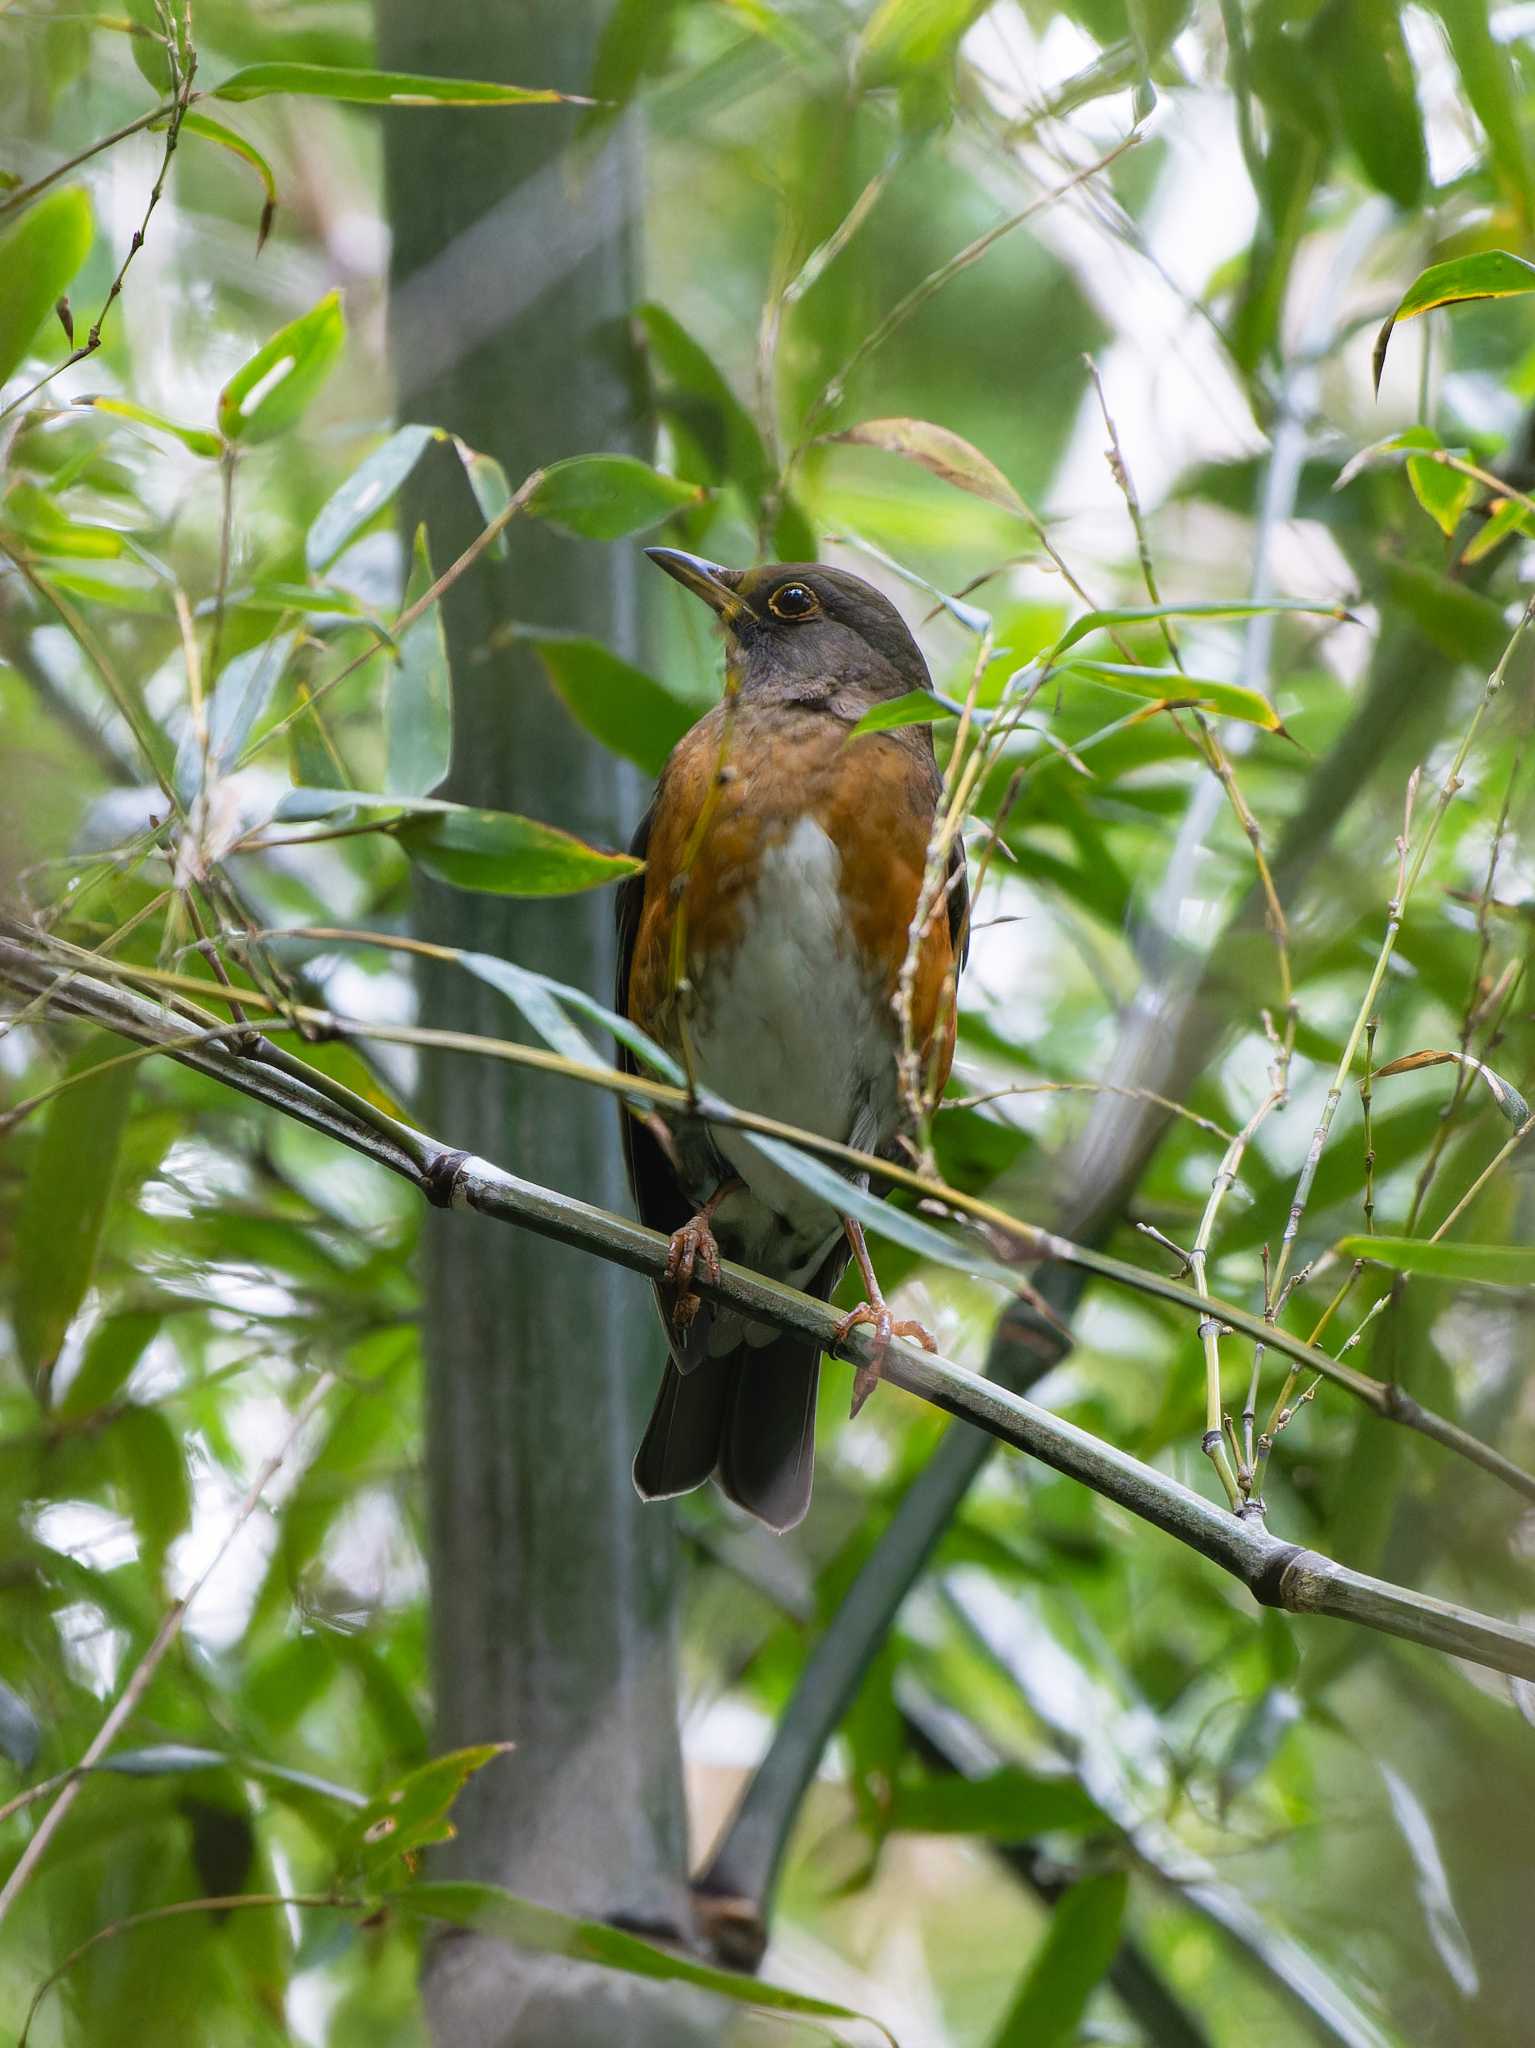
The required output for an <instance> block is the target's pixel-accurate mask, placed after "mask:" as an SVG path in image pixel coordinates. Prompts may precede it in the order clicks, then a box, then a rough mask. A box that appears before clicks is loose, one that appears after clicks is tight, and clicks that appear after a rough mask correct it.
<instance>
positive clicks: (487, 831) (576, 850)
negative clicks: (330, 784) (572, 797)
mask: <svg viewBox="0 0 1535 2048" xmlns="http://www.w3.org/2000/svg"><path fill="white" fill-rule="evenodd" d="M275 815H276V817H277V818H278V819H279V820H284V821H290V822H291V821H293V820H304V821H307V822H315V821H324V822H326V823H329V824H336V825H346V826H351V825H376V826H377V828H378V829H379V830H380V831H388V832H391V833H392V834H393V835H394V837H395V838H397V839H398V840H399V842H400V844H401V845H402V846H403V847H404V848H405V850H406V852H407V853H408V854H409V855H410V857H411V859H412V860H414V861H416V862H418V863H419V865H420V866H421V867H423V868H425V869H426V871H427V873H428V874H432V875H436V876H437V877H438V878H439V879H440V880H442V881H444V882H452V883H454V884H455V885H456V886H457V887H458V888H460V889H482V890H486V891H488V892H489V893H491V894H492V895H498V896H568V895H572V894H574V893H575V892H577V891H579V890H582V889H597V888H600V887H601V886H602V885H603V884H604V883H605V882H614V881H618V880H619V879H620V878H621V877H622V876H624V875H632V874H635V873H637V872H638V870H639V869H640V867H641V866H642V865H643V863H642V862H640V861H637V860H635V859H634V858H633V856H632V855H630V854H627V853H609V852H607V851H605V850H604V849H603V848H601V847H597V846H591V845H589V844H588V843H587V842H586V840H584V839H577V838H576V836H575V834H574V833H571V832H562V831H561V830H560V828H559V827H558V826H557V825H544V824H540V823H539V821H538V820H537V819H536V818H523V817H519V816H518V815H517V814H516V813H515V812H513V811H476V810H471V809H470V808H469V806H468V805H466V804H454V803H448V802H446V801H444V800H443V799H442V798H439V797H429V796H393V795H390V794H389V793H388V792H387V791H382V790H352V789H311V788H309V787H307V786H306V787H302V788H298V789H290V790H289V791H288V793H287V795H286V796H284V797H283V799H282V801H281V803H279V804H278V806H277V810H276V813H275Z"/></svg>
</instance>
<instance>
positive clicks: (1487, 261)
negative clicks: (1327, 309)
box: [1371, 249, 1535, 391]
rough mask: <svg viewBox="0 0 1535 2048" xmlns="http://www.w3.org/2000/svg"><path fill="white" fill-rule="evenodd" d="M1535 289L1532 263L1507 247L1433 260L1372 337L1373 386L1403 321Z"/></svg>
mask: <svg viewBox="0 0 1535 2048" xmlns="http://www.w3.org/2000/svg"><path fill="white" fill-rule="evenodd" d="M1526 292H1535V263H1526V261H1525V260H1524V258H1523V257H1522V256H1511V255H1510V254H1509V252H1508V251H1507V250H1506V249H1483V250H1481V251H1480V252H1479V253H1478V254H1477V255H1475V256H1457V257H1455V258H1454V259H1453V260H1452V261H1451V262H1449V263H1433V264H1430V265H1429V267H1428V269H1427V270H1425V271H1422V272H1421V273H1420V274H1419V276H1418V277H1417V278H1415V279H1414V281H1413V283H1412V285H1411V287H1410V288H1409V289H1408V291H1407V292H1406V293H1405V294H1404V295H1403V297H1402V300H1401V302H1400V304H1399V305H1398V306H1397V308H1396V311H1395V312H1394V313H1393V314H1392V315H1391V317H1390V318H1389V319H1388V320H1387V321H1386V323H1385V325H1384V326H1383V327H1382V328H1381V330H1380V333H1379V334H1378V335H1376V337H1375V353H1374V355H1373V357H1372V358H1371V368H1372V370H1373V371H1374V376H1375V389H1376V390H1377V391H1379V389H1380V375H1381V371H1382V370H1384V369H1385V367H1386V349H1387V347H1388V346H1389V344H1390V341H1391V335H1392V331H1393V330H1394V329H1395V328H1396V327H1398V326H1399V325H1400V324H1401V322H1402V321H1404V320H1416V319H1417V317H1418V315H1419V314H1420V313H1429V312H1432V311H1433V309H1434V308H1435V307H1436V306H1461V305H1465V304H1466V303H1467V301H1468V300H1471V299H1516V298H1520V297H1522V296H1523V295H1524V294H1525V293H1526Z"/></svg>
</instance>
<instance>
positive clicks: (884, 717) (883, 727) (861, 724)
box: [848, 690, 955, 740]
mask: <svg viewBox="0 0 1535 2048" xmlns="http://www.w3.org/2000/svg"><path fill="white" fill-rule="evenodd" d="M954 715H955V707H954V706H953V705H952V704H948V703H946V702H945V701H944V700H943V699H942V698H941V697H938V696H935V695H934V693H933V692H932V691H931V690H908V691H907V692H906V694H905V696H904V697H891V698H888V699H887V700H886V701H885V702H884V703H882V704H874V705H871V706H870V708H869V709H868V710H867V711H866V712H865V713H864V714H863V717H862V718H860V719H859V721H858V723H857V724H856V725H855V726H854V727H853V730H852V731H851V732H850V733H849V734H848V738H849V739H850V740H856V739H861V738H862V736H863V735H864V734H865V733H866V732H899V731H900V729H901V727H902V726H907V725H933V724H935V723H936V722H937V720H939V719H940V718H952V717H953V716H954Z"/></svg>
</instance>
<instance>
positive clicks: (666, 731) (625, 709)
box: [533, 638, 705, 775]
mask: <svg viewBox="0 0 1535 2048" xmlns="http://www.w3.org/2000/svg"><path fill="white" fill-rule="evenodd" d="M533 645H534V646H535V648H536V649H537V650H538V655H539V659H540V660H541V661H542V662H543V664H544V667H545V668H546V669H547V670H548V673H549V680H550V682H551V683H552V684H553V685H554V688H555V690H556V691H557V692H558V694H559V697H560V700H561V702H562V703H563V704H564V706H565V708H566V710H567V711H569V713H570V715H571V716H572V718H574V719H575V720H576V722H577V724H578V725H580V726H582V727H583V728H584V729H585V730H586V731H587V732H589V733H590V734H591V735H592V737H593V739H596V740H600V741H601V742H602V744H603V746H605V747H609V748H611V749H612V751H613V752H614V753H615V754H622V755H623V757H624V759H625V760H627V761H634V762H636V763H637V764H638V765H639V766H640V767H641V768H643V769H644V770H645V772H646V774H647V775H658V774H659V773H660V771H661V768H662V766H663V764H664V763H665V760H666V757H667V755H668V754H669V753H670V752H671V750H672V748H673V747H674V746H675V745H676V744H677V742H678V740H680V739H681V738H682V735H683V734H684V733H685V732H686V731H687V730H688V728H689V726H690V725H692V724H693V722H694V720H695V719H697V718H699V717H700V716H701V715H702V713H703V710H704V708H705V707H704V706H703V705H701V704H695V703H689V702H688V701H687V699H685V698H682V697H675V696H673V694H672V693H671V691H670V690H668V689H667V687H666V685H665V684H664V683H663V682H661V681H659V680H658V678H657V677H655V676H651V675H647V674H646V673H645V672H644V670H643V669H638V668H635V667H634V666H633V665H632V664H631V663H629V662H627V661H621V660H620V659H619V657H618V656H617V655H616V654H613V653H610V652H609V650H608V649H607V648H606V647H604V646H603V644H602V642H601V641H600V640H587V639H581V638H575V639H569V640H564V639H559V640H555V639H549V640H535V641H534V643H533Z"/></svg>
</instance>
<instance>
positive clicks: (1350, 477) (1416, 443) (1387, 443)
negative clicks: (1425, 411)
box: [1333, 427, 1444, 491]
mask: <svg viewBox="0 0 1535 2048" xmlns="http://www.w3.org/2000/svg"><path fill="white" fill-rule="evenodd" d="M1443 446H1444V443H1443V441H1441V440H1440V438H1439V436H1438V435H1437V434H1436V433H1435V432H1434V430H1433V428H1432V427H1403V429H1402V431H1401V432H1400V433H1399V434H1386V435H1385V436H1383V437H1382V439H1380V440H1379V441H1372V442H1371V443H1370V445H1369V446H1368V447H1367V448H1361V449H1360V450H1359V452H1358V454H1357V455H1351V456H1350V457H1349V459H1348V461H1347V462H1345V463H1344V465H1343V467H1342V468H1341V469H1340V470H1339V471H1338V480H1337V482H1336V483H1335V484H1334V485H1333V489H1334V490H1335V491H1342V490H1346V489H1347V488H1348V486H1349V485H1350V484H1351V483H1352V482H1353V481H1354V478H1355V477H1356V476H1358V475H1359V473H1360V472H1361V471H1362V470H1365V469H1368V468H1369V467H1370V466H1371V464H1372V463H1376V462H1380V461H1382V460H1384V458H1385V457H1386V456H1388V455H1404V454H1410V453H1411V452H1412V451H1413V450H1414V449H1418V450H1424V449H1429V448H1442V447H1443Z"/></svg>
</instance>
